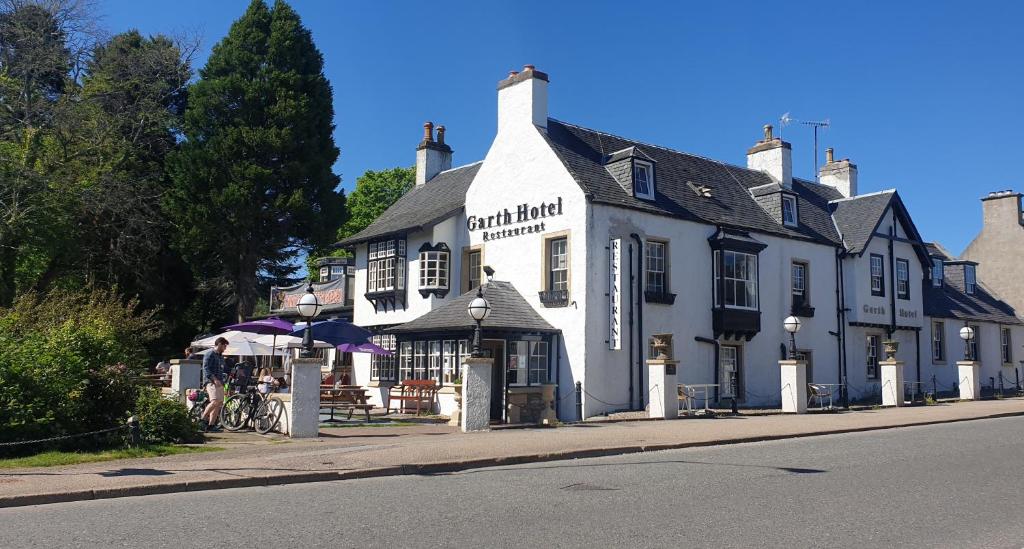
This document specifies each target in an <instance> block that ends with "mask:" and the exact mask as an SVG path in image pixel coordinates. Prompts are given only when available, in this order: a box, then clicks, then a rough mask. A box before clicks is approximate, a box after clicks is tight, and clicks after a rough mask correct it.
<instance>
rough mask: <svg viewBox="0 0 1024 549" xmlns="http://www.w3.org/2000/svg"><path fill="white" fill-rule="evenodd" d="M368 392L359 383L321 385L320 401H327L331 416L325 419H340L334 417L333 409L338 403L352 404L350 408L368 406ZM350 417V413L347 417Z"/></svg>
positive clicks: (331, 420)
mask: <svg viewBox="0 0 1024 549" xmlns="http://www.w3.org/2000/svg"><path fill="white" fill-rule="evenodd" d="M369 394H370V391H369V390H367V389H364V388H363V387H362V386H360V385H338V386H334V385H321V386H320V401H321V402H325V401H327V402H329V406H328V407H329V408H330V409H331V417H330V419H327V420H325V421H327V422H335V421H341V420H338V419H334V409H335V408H337V407H338V405H342V406H344V405H352V408H363V407H366V406H369V405H370V404H369V402H367V400H368V399H369ZM351 417H352V414H351V413H350V414H349V418H351ZM367 417H369V416H367Z"/></svg>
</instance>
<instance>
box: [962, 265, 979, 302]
mask: <svg viewBox="0 0 1024 549" xmlns="http://www.w3.org/2000/svg"><path fill="white" fill-rule="evenodd" d="M977 287H978V280H977V278H976V276H975V272H974V265H964V291H966V292H967V295H974V292H975V291H976V290H977Z"/></svg>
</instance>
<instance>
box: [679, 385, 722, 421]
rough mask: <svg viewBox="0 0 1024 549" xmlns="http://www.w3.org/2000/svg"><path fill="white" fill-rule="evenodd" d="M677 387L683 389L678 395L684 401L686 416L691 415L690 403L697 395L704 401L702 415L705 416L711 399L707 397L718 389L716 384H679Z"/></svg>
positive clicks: (708, 410)
mask: <svg viewBox="0 0 1024 549" xmlns="http://www.w3.org/2000/svg"><path fill="white" fill-rule="evenodd" d="M679 387H681V388H682V389H683V391H682V392H681V393H680V395H681V396H682V397H683V398H684V399H685V401H686V413H687V414H692V413H693V409H692V407H691V404H690V402H691V401H693V400H696V399H697V398H698V395H700V398H701V399H703V400H704V413H705V414H706V413H708V412H710V409H709V408H708V405H709V404H710V402H709V401H710V400H711V399H710V398H709V396H708V395H709V394H710V392H711V390H712V389H717V388H718V384H717V383H681V384H679Z"/></svg>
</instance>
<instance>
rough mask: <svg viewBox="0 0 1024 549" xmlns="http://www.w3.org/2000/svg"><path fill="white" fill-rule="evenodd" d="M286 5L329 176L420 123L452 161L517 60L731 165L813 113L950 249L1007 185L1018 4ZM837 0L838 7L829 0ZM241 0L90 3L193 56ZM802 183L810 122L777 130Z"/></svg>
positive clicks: (1015, 152) (587, 114)
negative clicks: (331, 110) (189, 34)
mask: <svg viewBox="0 0 1024 549" xmlns="http://www.w3.org/2000/svg"><path fill="white" fill-rule="evenodd" d="M292 4H293V5H294V6H295V7H296V9H297V10H298V12H299V13H300V15H301V16H302V18H303V21H304V23H305V24H306V26H307V27H309V28H310V29H311V30H312V32H313V37H314V40H315V41H316V44H317V46H318V47H319V48H320V50H321V51H322V52H323V55H324V59H325V64H326V68H325V71H326V74H327V77H328V78H329V79H330V81H331V83H332V84H333V86H334V103H335V123H336V125H337V131H336V140H337V143H338V146H339V147H340V148H341V158H340V160H339V162H338V164H337V166H336V170H337V172H338V173H339V174H341V176H342V178H343V186H344V187H345V188H346V189H351V187H352V185H353V184H354V183H355V180H356V178H357V177H358V176H359V175H360V174H362V173H363V172H364V171H366V170H368V169H385V168H389V167H393V166H408V165H412V164H413V162H414V148H415V145H416V143H417V142H418V140H419V139H420V137H421V135H422V123H423V122H424V121H425V120H433V121H434V122H435V123H440V124H444V125H445V126H447V128H448V134H447V136H448V137H447V141H448V142H449V143H450V144H451V145H452V147H453V148H454V149H455V163H456V164H464V163H469V162H473V161H476V160H480V159H482V158H483V156H484V154H485V153H486V151H487V147H488V145H489V144H490V142H491V139H492V138H493V135H494V131H495V118H496V114H495V109H496V92H495V84H496V83H497V81H498V80H500V79H501V78H502V77H503V76H504V75H506V74H507V71H509V70H510V69H519V68H521V67H522V65H524V64H526V63H532V64H534V65H536V66H537V68H538V69H540V70H543V71H545V72H547V73H548V74H549V75H550V77H551V87H550V107H549V112H550V115H551V116H552V117H554V118H558V119H561V120H565V121H568V122H572V123H576V124H580V125H584V126H588V127H592V128H596V129H600V130H603V131H606V132H609V133H615V134H619V135H623V136H626V137H630V138H635V139H639V140H642V141H646V142H650V143H655V144H658V145H663V146H667V147H671V148H675V149H678V150H683V151H687V152H692V153H695V154H700V155H703V156H708V157H711V158H715V159H719V160H723V161H727V162H732V163H736V164H741V165H742V164H744V163H745V156H744V154H745V151H746V149H747V148H748V147H749V146H750V145H752V144H753V143H754V141H755V140H756V139H758V138H759V137H760V136H761V129H760V128H761V126H762V125H763V124H765V123H770V122H776V125H777V119H778V118H779V116H780V115H782V114H783V113H785V112H790V113H791V114H792V116H794V117H796V118H799V119H807V120H815V119H825V118H828V119H830V120H831V121H832V124H833V125H832V127H831V128H829V129H828V130H825V131H824V132H823V133H822V136H821V142H822V145H821V151H822V152H821V156H822V157H823V156H824V152H823V151H824V148H825V147H826V146H832V147H835V149H836V154H837V156H838V157H849V158H850V159H851V160H852V161H853V162H855V163H856V164H857V165H858V167H859V168H860V191H861V192H862V193H864V192H871V191H876V190H881V189H885V188H890V187H896V188H898V189H899V191H900V194H901V195H902V196H903V199H904V200H905V201H906V202H907V204H908V206H909V207H910V210H911V212H912V213H913V215H914V219H915V220H916V222H917V224H918V229H919V230H920V231H921V232H922V234H923V235H924V236H925V238H928V239H933V240H938V241H940V242H942V243H943V244H945V245H946V247H947V248H949V249H950V250H951V251H952V252H954V253H959V252H960V251H961V250H962V249H963V248H964V247H965V246H966V245H967V243H968V242H969V241H970V239H971V238H973V236H974V234H976V232H977V231H978V229H979V228H980V225H981V221H980V217H981V206H980V202H979V201H978V198H979V197H981V196H983V195H984V194H986V193H987V192H989V191H992V190H999V189H1007V188H1014V189H1016V190H1018V191H1021V190H1024V173H1021V167H1022V163H1021V162H1020V160H1019V159H1021V158H1022V155H1024V107H1022V105H1021V102H1022V99H1024V33H1022V32H1021V30H1020V22H1021V21H1022V19H1024V4H1021V3H1018V2H1004V3H987V2H986V3H982V2H960V3H953V2H878V3H870V4H869V3H867V2H858V3H856V5H855V6H854V5H851V6H847V7H839V6H835V7H832V3H822V2H765V1H761V2H755V3H745V2H685V3H684V2H673V3H669V2H641V1H633V2H628V3H626V2H604V1H588V2H582V1H580V2H559V1H552V0H546V1H543V2H535V1H517V2H503V3H499V2H480V1H458V2H422V1H417V2H412V1H395V2H384V1H370V2H354V1H351V2H350V1H346V2H334V1H327V0H322V1H304V0H295V1H294V2H292ZM836 4H838V3H836ZM247 5H248V2H245V1H226V0H216V1H211V0H204V1H196V0H176V1H174V2H139V1H137V0H100V1H99V4H98V8H99V11H100V12H101V15H103V25H104V27H105V28H106V29H107V30H108V31H110V32H120V31H123V30H127V29H129V28H138V29H139V30H141V31H142V32H144V33H148V34H153V33H158V32H163V33H180V32H186V31H193V32H197V33H198V34H199V35H200V36H201V37H202V40H203V44H202V50H201V52H200V55H199V58H198V60H197V61H198V65H202V64H203V63H204V61H205V59H206V56H207V55H208V53H209V51H210V48H211V47H212V45H213V44H214V43H216V42H217V41H219V40H220V39H221V38H222V37H223V36H224V34H225V33H226V32H227V30H228V28H229V27H230V25H231V23H232V21H234V20H235V19H236V18H237V17H239V16H240V15H241V14H242V12H243V11H244V10H245V8H246V6H247ZM784 131H785V133H784V138H785V139H786V140H787V141H790V142H792V144H793V163H794V172H795V174H796V175H797V176H800V177H805V178H810V177H813V173H812V160H813V154H812V152H811V151H812V140H811V132H810V130H809V129H808V128H806V127H801V126H790V127H788V128H786V129H785V130H784Z"/></svg>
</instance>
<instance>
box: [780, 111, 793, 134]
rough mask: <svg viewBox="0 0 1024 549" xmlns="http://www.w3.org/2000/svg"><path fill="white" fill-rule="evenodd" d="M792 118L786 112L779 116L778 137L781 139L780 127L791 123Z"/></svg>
mask: <svg viewBox="0 0 1024 549" xmlns="http://www.w3.org/2000/svg"><path fill="white" fill-rule="evenodd" d="M793 120H794V118H793V117H792V116H790V115H789V113H788V112H787V113H786V114H783V115H782V116H780V117H779V139H782V129H783V128H785V127H786V126H788V125H790V124H792V123H793Z"/></svg>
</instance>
